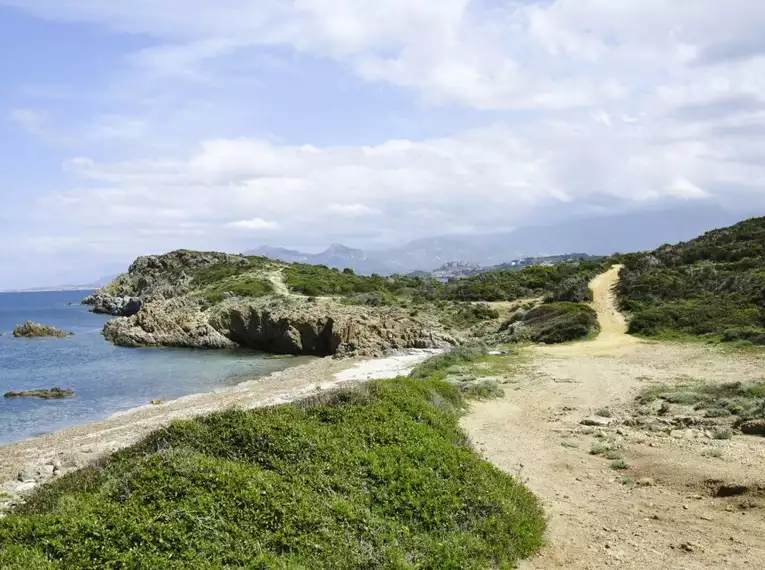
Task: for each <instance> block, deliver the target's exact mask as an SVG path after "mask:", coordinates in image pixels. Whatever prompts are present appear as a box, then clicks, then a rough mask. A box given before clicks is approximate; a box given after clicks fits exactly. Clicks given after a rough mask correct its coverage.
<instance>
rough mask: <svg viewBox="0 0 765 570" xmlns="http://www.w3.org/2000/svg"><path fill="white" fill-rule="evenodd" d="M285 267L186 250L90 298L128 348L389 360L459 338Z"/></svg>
mask: <svg viewBox="0 0 765 570" xmlns="http://www.w3.org/2000/svg"><path fill="white" fill-rule="evenodd" d="M286 267H287V266H286V265H285V264H282V263H278V262H273V261H270V260H266V259H263V258H253V257H248V256H240V255H228V254H221V253H206V252H190V251H177V252H172V253H169V254H166V255H162V256H149V257H142V258H139V259H138V260H136V262H135V263H133V265H132V266H131V267H130V270H129V271H128V273H127V274H125V275H121V276H119V277H118V278H117V279H116V280H115V281H113V282H112V283H110V284H109V285H107V286H106V287H104V288H103V289H101V290H99V291H97V292H96V293H95V294H94V295H92V296H91V297H88V298H87V299H85V301H84V303H86V304H90V305H92V306H93V310H94V312H101V313H107V314H112V315H115V316H117V317H118V318H116V319H114V320H112V321H110V322H108V323H107V324H106V325H105V327H104V337H105V338H106V339H107V340H108V341H110V342H112V343H114V344H116V345H120V346H127V347H157V346H172V347H189V348H205V349H225V348H235V347H247V348H253V349H256V350H262V351H265V352H270V353H275V354H311V355H319V356H330V355H332V356H381V355H384V354H386V353H388V352H390V351H393V350H400V349H410V348H445V347H448V346H452V345H454V344H456V343H457V340H456V339H455V338H454V337H453V336H452V335H451V334H449V333H448V332H447V331H446V330H444V329H443V327H442V326H441V325H440V324H439V323H438V322H437V321H436V320H434V319H430V318H428V316H427V314H424V315H422V316H420V315H419V314H418V315H414V316H413V315H412V312H411V311H409V312H408V311H406V310H405V309H403V308H401V307H397V306H366V305H360V304H352V303H349V302H347V301H348V299H347V296H343V295H335V296H322V297H308V296H305V295H300V294H297V293H295V292H293V291H292V290H291V289H290V288H289V287H288V285H287V284H286V283H285V280H284V275H283V273H284V271H285V269H286ZM328 271H334V270H328ZM337 274H338V275H340V273H339V272H337ZM333 276H334V274H333ZM349 279H350V278H349ZM354 279H366V278H356V277H354Z"/></svg>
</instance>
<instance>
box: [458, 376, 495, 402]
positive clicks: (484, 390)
mask: <svg viewBox="0 0 765 570" xmlns="http://www.w3.org/2000/svg"><path fill="white" fill-rule="evenodd" d="M459 388H460V392H461V393H462V394H463V395H464V396H465V397H466V398H469V399H473V400H493V399H495V398H502V397H503V396H504V395H505V391H504V390H503V389H502V387H501V386H500V385H499V384H497V382H496V381H494V380H483V381H479V382H466V383H464V384H461V385H460V387H459Z"/></svg>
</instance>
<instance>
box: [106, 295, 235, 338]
mask: <svg viewBox="0 0 765 570" xmlns="http://www.w3.org/2000/svg"><path fill="white" fill-rule="evenodd" d="M207 318H208V315H206V314H204V313H203V312H202V311H201V310H200V308H199V306H198V305H197V304H196V303H195V302H193V301H191V300H190V299H187V298H185V297H180V298H178V299H170V300H169V301H155V302H153V303H147V304H146V305H144V306H143V308H142V310H141V311H139V312H138V313H137V314H135V315H133V316H132V317H121V318H118V319H114V320H112V321H109V322H108V323H106V325H104V337H105V338H106V340H108V341H109V342H112V343H114V344H116V345H118V346H127V347H133V348H137V347H142V346H174V347H189V348H234V347H236V346H237V344H236V343H234V342H233V341H231V340H229V339H228V338H226V337H225V336H223V335H222V334H220V333H219V332H218V331H217V330H215V329H214V328H213V327H211V326H210V324H209V323H208V322H207Z"/></svg>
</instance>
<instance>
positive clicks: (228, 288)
mask: <svg viewBox="0 0 765 570" xmlns="http://www.w3.org/2000/svg"><path fill="white" fill-rule="evenodd" d="M273 292H274V286H273V285H272V284H271V282H270V281H268V280H266V279H260V278H257V277H239V278H236V279H229V280H224V281H220V282H217V283H215V284H214V285H212V286H210V287H208V288H207V289H205V291H204V298H205V300H207V301H208V302H210V303H220V302H221V301H222V300H223V299H225V298H226V296H227V295H233V296H234V297H250V298H257V297H265V296H266V295H271V294H272V293H273Z"/></svg>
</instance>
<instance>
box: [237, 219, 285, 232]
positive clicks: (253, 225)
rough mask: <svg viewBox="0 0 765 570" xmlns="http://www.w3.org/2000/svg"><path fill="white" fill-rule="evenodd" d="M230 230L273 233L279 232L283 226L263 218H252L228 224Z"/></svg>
mask: <svg viewBox="0 0 765 570" xmlns="http://www.w3.org/2000/svg"><path fill="white" fill-rule="evenodd" d="M226 225H227V226H228V227H229V228H234V229H236V230H245V231H248V232H257V231H264V230H267V231H272V230H278V229H279V228H280V227H281V226H279V224H277V223H276V222H269V221H268V220H264V219H263V218H252V219H251V220H240V221H238V222H229V223H228V224H226Z"/></svg>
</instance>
